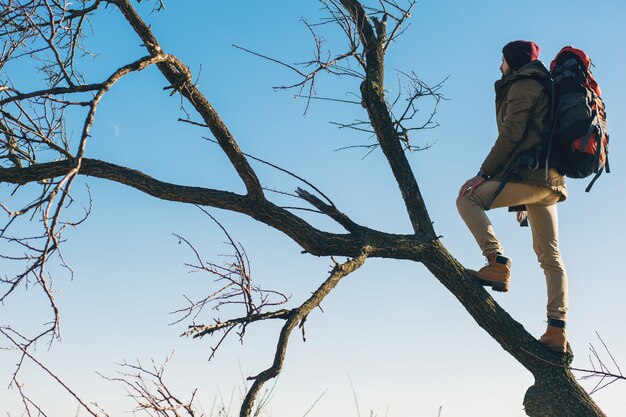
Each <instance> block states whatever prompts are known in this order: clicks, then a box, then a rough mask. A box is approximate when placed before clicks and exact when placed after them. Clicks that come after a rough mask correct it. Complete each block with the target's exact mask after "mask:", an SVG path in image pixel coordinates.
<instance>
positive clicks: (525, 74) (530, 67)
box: [494, 59, 550, 95]
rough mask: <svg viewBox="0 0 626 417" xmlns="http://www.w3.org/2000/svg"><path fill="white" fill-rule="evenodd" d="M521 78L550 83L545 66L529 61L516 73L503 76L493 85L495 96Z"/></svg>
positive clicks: (539, 62)
mask: <svg viewBox="0 0 626 417" xmlns="http://www.w3.org/2000/svg"><path fill="white" fill-rule="evenodd" d="M522 78H535V79H536V80H537V81H543V82H544V83H548V82H549V81H550V72H549V71H548V70H547V69H546V67H545V65H543V63H542V62H541V61H539V60H538V59H537V60H534V61H531V62H529V63H528V64H526V65H524V66H523V67H522V68H520V69H518V70H517V71H513V72H512V73H510V74H508V75H504V76H502V78H500V79H499V80H498V81H496V83H495V85H494V87H495V90H496V95H498V94H499V93H501V92H502V91H503V90H504V89H505V88H506V87H508V86H509V85H511V83H513V82H515V81H517V80H519V79H522Z"/></svg>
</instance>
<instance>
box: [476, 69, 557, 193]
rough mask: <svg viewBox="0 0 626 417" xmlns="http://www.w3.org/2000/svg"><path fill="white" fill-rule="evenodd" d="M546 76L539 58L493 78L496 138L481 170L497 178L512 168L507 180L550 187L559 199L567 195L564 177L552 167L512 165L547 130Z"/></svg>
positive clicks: (500, 178)
mask: <svg viewBox="0 0 626 417" xmlns="http://www.w3.org/2000/svg"><path fill="white" fill-rule="evenodd" d="M549 80H550V74H549V72H548V70H547V69H546V68H545V67H544V65H543V64H542V63H541V61H532V62H530V63H528V64H526V65H524V66H523V67H522V68H520V69H519V70H518V71H514V72H513V73H511V74H509V75H507V76H504V77H503V78H502V79H500V80H498V81H496V83H495V90H496V121H497V124H498V138H497V140H496V142H495V144H494V145H493V147H492V148H491V151H490V152H489V154H488V155H487V157H486V158H485V161H484V162H483V164H482V166H481V171H482V172H483V173H484V174H487V175H489V177H491V179H493V180H495V181H498V180H502V178H503V177H504V175H505V174H506V173H507V172H509V171H510V170H514V171H513V174H512V175H511V177H510V179H509V181H510V182H517V183H523V184H532V185H539V186H542V187H547V188H550V189H552V190H553V191H556V192H558V193H559V194H561V198H560V200H559V201H563V200H565V198H566V197H567V189H566V187H565V179H564V178H563V176H562V175H560V174H559V173H558V172H557V171H556V169H549V170H546V169H545V168H539V169H536V170H531V169H528V168H518V169H515V166H516V165H517V161H518V156H519V154H520V153H523V152H524V151H529V150H532V149H534V148H535V147H536V145H538V144H540V143H541V142H542V140H543V139H542V138H546V137H548V136H549V134H550V96H549V93H548V90H547V85H548V84H549ZM544 165H545V164H544Z"/></svg>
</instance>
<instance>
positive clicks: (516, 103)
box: [480, 80, 537, 176]
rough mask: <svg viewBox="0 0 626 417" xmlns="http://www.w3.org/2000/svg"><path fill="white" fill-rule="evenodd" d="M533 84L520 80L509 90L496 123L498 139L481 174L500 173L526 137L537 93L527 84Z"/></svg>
mask: <svg viewBox="0 0 626 417" xmlns="http://www.w3.org/2000/svg"><path fill="white" fill-rule="evenodd" d="M535 82H537V81H535V80H520V81H517V82H515V83H513V84H512V85H511V87H510V88H509V91H508V93H507V96H506V98H505V102H504V103H503V105H504V106H505V107H504V115H503V119H502V120H499V121H498V127H499V129H498V131H499V132H498V139H497V140H496V143H495V144H494V145H493V147H492V148H491V151H490V152H489V155H487V157H486V158H485V161H484V162H483V164H482V166H481V168H480V170H481V171H482V172H483V173H485V174H487V175H489V176H493V175H495V174H497V173H498V172H500V171H501V170H502V169H503V168H504V167H505V166H506V164H507V162H508V161H509V159H510V158H511V156H512V155H513V153H514V152H515V149H516V147H517V145H518V143H519V142H520V141H521V140H522V139H523V138H524V136H525V135H526V129H527V125H528V121H529V119H530V117H531V113H532V111H533V107H534V105H535V102H536V97H535V96H536V93H537V91H536V88H533V87H534V86H533V85H530V84H529V83H535Z"/></svg>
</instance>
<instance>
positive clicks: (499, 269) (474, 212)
mask: <svg viewBox="0 0 626 417" xmlns="http://www.w3.org/2000/svg"><path fill="white" fill-rule="evenodd" d="M499 186H500V183H499V182H495V181H487V182H485V183H483V184H482V185H481V186H480V187H478V188H476V189H475V190H472V191H473V192H472V193H471V194H465V195H464V196H462V197H459V198H458V199H457V207H458V209H459V213H460V214H461V217H462V218H463V220H464V221H465V224H467V226H468V228H469V229H470V231H471V232H472V234H473V235H474V238H475V239H476V242H478V246H480V248H481V250H482V251H483V255H485V257H486V258H487V265H486V266H484V267H482V268H481V269H479V270H478V271H474V270H470V269H468V272H470V273H471V274H472V275H474V276H475V277H476V278H477V279H478V281H479V282H480V283H481V284H482V285H486V286H490V287H491V288H492V289H493V290H494V291H502V292H506V291H508V290H509V277H510V275H511V270H510V268H511V260H510V259H509V258H507V257H505V256H503V255H502V254H503V252H504V251H503V248H502V245H501V244H500V242H499V241H498V238H497V237H496V234H495V230H494V228H493V225H492V224H491V222H490V221H489V218H488V217H487V215H486V214H485V209H484V207H485V206H487V205H489V203H491V201H492V200H493V196H494V195H495V192H496V190H497V189H498V188H499ZM551 194H552V192H551V191H550V190H549V189H547V188H543V187H539V186H533V185H527V184H517V183H508V184H507V185H506V186H505V187H504V188H503V189H502V191H501V193H500V194H499V195H498V197H497V198H496V199H495V200H494V201H493V203H491V207H493V208H497V207H503V206H517V205H520V204H526V203H534V202H538V201H541V200H543V199H545V198H546V197H548V196H550V195H551Z"/></svg>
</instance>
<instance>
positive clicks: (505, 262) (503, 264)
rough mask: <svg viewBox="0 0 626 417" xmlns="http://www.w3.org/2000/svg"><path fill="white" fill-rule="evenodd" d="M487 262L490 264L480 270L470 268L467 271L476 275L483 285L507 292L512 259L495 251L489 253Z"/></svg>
mask: <svg viewBox="0 0 626 417" xmlns="http://www.w3.org/2000/svg"><path fill="white" fill-rule="evenodd" d="M487 262H488V264H487V265H486V266H483V267H482V268H480V269H479V270H478V271H474V270H472V269H468V270H467V272H469V273H470V274H472V275H474V276H475V277H476V279H477V280H478V282H480V283H481V284H482V285H485V286H488V287H491V289H492V290H494V291H500V292H507V291H508V290H509V277H510V276H511V260H510V259H509V258H507V257H506V256H502V255H500V254H499V253H494V254H493V255H487Z"/></svg>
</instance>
